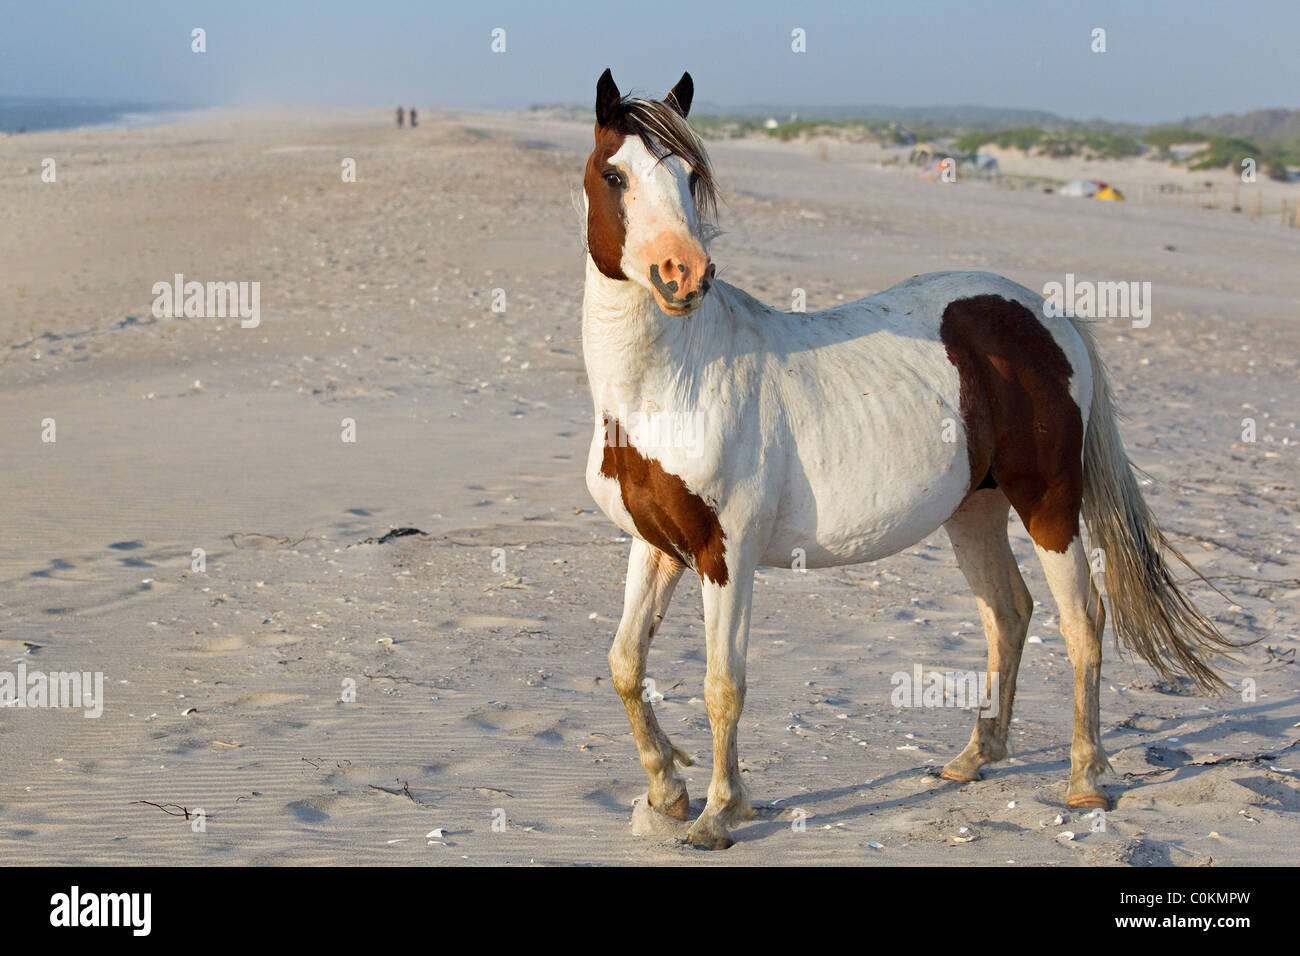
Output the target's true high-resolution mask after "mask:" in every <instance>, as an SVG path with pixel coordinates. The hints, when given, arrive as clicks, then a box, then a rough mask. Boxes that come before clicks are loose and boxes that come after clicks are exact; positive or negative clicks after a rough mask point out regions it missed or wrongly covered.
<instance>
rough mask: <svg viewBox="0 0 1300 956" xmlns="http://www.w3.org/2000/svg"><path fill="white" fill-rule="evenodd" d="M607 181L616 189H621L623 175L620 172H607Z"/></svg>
mask: <svg viewBox="0 0 1300 956" xmlns="http://www.w3.org/2000/svg"><path fill="white" fill-rule="evenodd" d="M605 182H607V183H609V185H611V186H613V187H614V188H615V189H619V188H621V187H622V185H623V177H622V176H620V175H619V174H618V173H606V174H605Z"/></svg>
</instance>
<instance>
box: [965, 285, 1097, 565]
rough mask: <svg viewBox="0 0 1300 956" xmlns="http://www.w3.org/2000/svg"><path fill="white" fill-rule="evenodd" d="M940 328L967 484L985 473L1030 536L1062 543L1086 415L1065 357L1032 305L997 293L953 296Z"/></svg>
mask: <svg viewBox="0 0 1300 956" xmlns="http://www.w3.org/2000/svg"><path fill="white" fill-rule="evenodd" d="M939 338H940V339H941V340H942V341H943V344H944V347H945V348H946V349H947V351H948V360H949V361H950V362H952V364H953V365H954V366H955V367H956V368H957V374H958V375H959V376H960V378H961V415H962V419H963V420H964V422H965V424H966V438H967V447H966V452H967V457H968V459H969V463H970V474H971V478H970V481H971V484H970V486H971V489H972V490H974V489H975V488H977V487H990V485H989V479H990V477H991V478H992V480H993V482H995V483H996V486H997V487H999V488H1001V489H1002V493H1003V494H1005V495H1006V496H1007V500H1009V501H1010V502H1011V506H1012V507H1013V508H1015V509H1016V513H1017V514H1019V515H1020V520H1021V521H1023V522H1024V523H1025V528H1026V529H1027V530H1028V531H1029V536H1030V537H1031V538H1033V539H1034V542H1035V543H1036V544H1038V545H1039V546H1040V547H1042V548H1045V549H1047V550H1048V551H1057V552H1064V551H1065V550H1066V549H1067V548H1069V546H1070V542H1071V541H1073V540H1074V539H1075V537H1076V536H1077V535H1078V533H1079V510H1080V508H1081V507H1082V505H1083V416H1082V414H1081V413H1080V411H1079V406H1078V405H1076V404H1075V402H1074V399H1073V398H1072V397H1071V396H1070V389H1069V384H1070V378H1071V377H1072V376H1073V375H1074V368H1073V367H1072V366H1071V365H1070V361H1069V359H1067V358H1066V357H1065V353H1064V352H1062V351H1061V347H1060V346H1059V345H1057V344H1056V341H1055V340H1054V339H1053V338H1052V334H1051V333H1050V332H1048V331H1047V329H1046V328H1045V327H1044V325H1043V323H1042V322H1040V321H1039V320H1038V317H1037V316H1036V315H1034V313H1033V312H1031V311H1030V310H1029V309H1027V308H1025V306H1023V305H1021V304H1020V303H1019V302H1013V301H1011V300H1009V299H1004V298H1002V297H1001V296H997V295H977V296H972V297H971V298H968V299H957V300H956V301H954V302H951V303H949V304H948V307H947V308H945V309H944V310H943V322H942V323H941V324H940V326H939Z"/></svg>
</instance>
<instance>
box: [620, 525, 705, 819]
mask: <svg viewBox="0 0 1300 956" xmlns="http://www.w3.org/2000/svg"><path fill="white" fill-rule="evenodd" d="M683 569H684V567H683V565H682V563H681V562H680V561H678V560H677V559H676V558H674V557H672V556H670V555H667V554H665V553H664V552H662V551H660V550H658V549H657V548H654V547H651V546H650V545H648V544H646V543H645V542H644V541H641V540H640V539H634V540H633V542H632V554H631V557H630V558H629V559H628V565H627V588H626V590H625V592H624V596H623V618H622V620H621V621H619V625H618V632H617V633H616V634H615V635H614V644H613V646H611V647H610V649H609V669H610V673H611V674H612V675H613V677H614V688H615V689H616V690H617V691H618V695H619V696H620V697H621V698H623V706H624V708H626V709H627V719H628V723H630V724H631V725H632V736H633V737H634V738H636V749H637V752H638V753H639V755H640V757H641V766H642V767H643V768H645V772H646V775H647V776H648V777H649V778H650V791H649V796H648V799H649V801H650V806H652V807H654V808H655V809H657V810H660V811H661V812H663V813H666V814H668V815H669V816H670V817H675V818H676V819H678V820H685V819H686V815H687V811H688V810H689V809H690V798H689V797H688V796H687V794H686V784H684V783H682V779H681V777H679V776H677V772H676V770H675V768H674V766H673V761H674V759H676V760H677V761H679V762H680V763H682V764H684V765H686V766H689V765H690V763H691V759H690V757H688V756H687V755H686V754H685V753H684V752H682V751H680V750H678V749H677V748H676V747H674V746H673V745H672V743H671V742H670V741H669V740H668V736H667V735H666V734H665V733H664V732H663V730H662V729H660V727H659V721H658V720H657V719H656V718H655V712H654V708H653V707H652V706H651V702H650V701H649V700H648V699H646V695H645V694H643V693H642V685H641V682H642V681H643V680H644V679H645V666H646V656H647V655H648V654H649V652H650V642H651V640H653V639H654V634H655V629H656V628H657V627H658V626H659V622H660V621H661V620H662V619H663V616H664V613H665V612H666V611H667V610H668V602H669V601H670V600H671V599H672V596H673V590H674V589H675V588H676V587H677V582H678V580H679V579H680V578H681V576H682V571H683Z"/></svg>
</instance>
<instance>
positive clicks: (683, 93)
mask: <svg viewBox="0 0 1300 956" xmlns="http://www.w3.org/2000/svg"><path fill="white" fill-rule="evenodd" d="M694 98H695V81H694V80H692V79H691V75H690V74H689V73H683V74H682V78H681V79H680V80H678V81H677V85H676V86H674V87H673V88H672V89H671V90H670V91H669V92H668V95H667V96H665V97H664V102H665V103H667V104H668V105H669V106H671V107H672V108H673V109H675V110H676V111H677V112H679V113H681V114H682V116H683V118H684V117H685V116H686V114H687V113H689V112H690V111H691V100H692V99H694Z"/></svg>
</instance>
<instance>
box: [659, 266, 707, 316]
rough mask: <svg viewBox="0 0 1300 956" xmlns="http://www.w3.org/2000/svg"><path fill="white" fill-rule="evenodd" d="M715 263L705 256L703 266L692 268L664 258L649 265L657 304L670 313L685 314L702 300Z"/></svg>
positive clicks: (693, 309)
mask: <svg viewBox="0 0 1300 956" xmlns="http://www.w3.org/2000/svg"><path fill="white" fill-rule="evenodd" d="M716 272H717V266H715V265H714V264H713V263H712V262H709V260H708V258H707V257H705V258H704V260H703V265H702V266H696V267H695V268H692V267H691V265H690V264H688V263H686V262H682V261H680V260H677V259H665V260H664V261H663V262H662V263H656V264H654V265H652V266H651V267H650V284H651V285H652V286H653V287H654V290H655V295H656V297H657V298H658V299H659V305H660V307H661V308H662V309H663V310H664V311H665V312H667V313H668V314H669V315H687V314H689V313H691V312H693V311H695V309H696V308H697V307H698V306H699V304H700V303H701V302H703V301H704V296H705V295H707V294H708V291H709V288H710V287H711V286H712V285H713V276H714V275H715V273H716Z"/></svg>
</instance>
